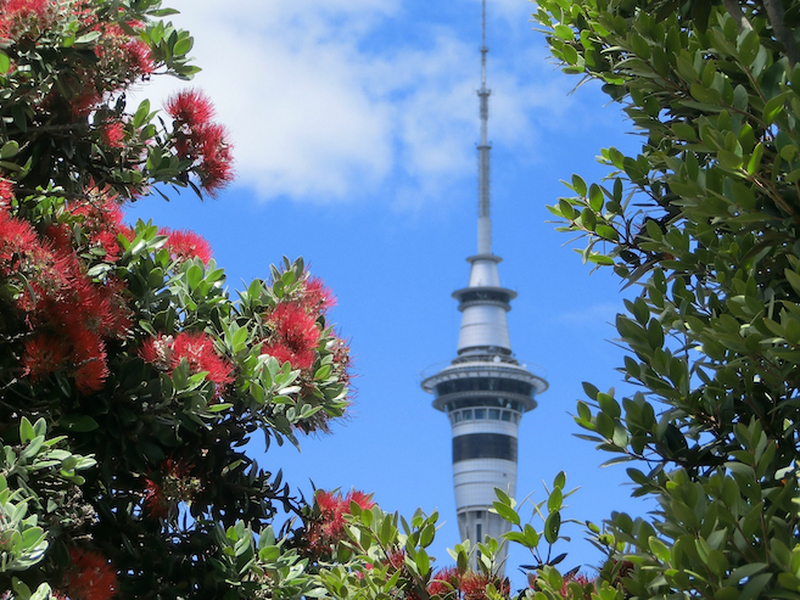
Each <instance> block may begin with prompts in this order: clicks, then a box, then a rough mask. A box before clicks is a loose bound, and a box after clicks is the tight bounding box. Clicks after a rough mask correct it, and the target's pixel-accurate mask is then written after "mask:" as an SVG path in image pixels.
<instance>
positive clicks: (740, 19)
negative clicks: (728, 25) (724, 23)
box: [722, 0, 753, 33]
mask: <svg viewBox="0 0 800 600" xmlns="http://www.w3.org/2000/svg"><path fill="white" fill-rule="evenodd" d="M722 5H723V6H724V7H725V10H727V11H728V14H729V15H730V16H732V17H733V20H734V21H736V22H737V23H738V24H739V33H742V32H743V31H745V30H747V29H752V28H753V26H752V25H751V24H750V21H748V20H747V17H746V16H745V15H744V12H743V11H742V7H741V6H739V1H738V0H722Z"/></svg>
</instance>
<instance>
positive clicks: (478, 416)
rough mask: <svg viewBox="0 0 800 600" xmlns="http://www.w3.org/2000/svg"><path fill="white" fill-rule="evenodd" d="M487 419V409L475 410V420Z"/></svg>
mask: <svg viewBox="0 0 800 600" xmlns="http://www.w3.org/2000/svg"><path fill="white" fill-rule="evenodd" d="M485 418H486V409H485V408H476V409H475V419H485Z"/></svg>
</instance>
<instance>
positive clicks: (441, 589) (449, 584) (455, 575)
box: [428, 567, 462, 596]
mask: <svg viewBox="0 0 800 600" xmlns="http://www.w3.org/2000/svg"><path fill="white" fill-rule="evenodd" d="M461 576H462V573H461V571H459V570H458V569H457V568H456V567H446V568H444V569H440V570H439V571H437V572H436V573H434V575H433V577H431V580H430V582H429V583H428V594H430V595H431V596H447V595H448V594H452V593H456V594H457V593H458V591H459V589H460V587H461Z"/></svg>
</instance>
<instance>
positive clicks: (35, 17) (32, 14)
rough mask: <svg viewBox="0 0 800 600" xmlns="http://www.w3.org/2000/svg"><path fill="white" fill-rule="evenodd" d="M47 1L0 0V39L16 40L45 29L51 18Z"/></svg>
mask: <svg viewBox="0 0 800 600" xmlns="http://www.w3.org/2000/svg"><path fill="white" fill-rule="evenodd" d="M52 9H53V7H52V6H51V3H50V1H49V0H0V39H18V38H19V37H21V36H22V35H24V34H25V33H26V32H28V31H31V30H43V29H45V28H46V27H47V26H48V24H49V22H50V19H51V17H52V14H51V13H52Z"/></svg>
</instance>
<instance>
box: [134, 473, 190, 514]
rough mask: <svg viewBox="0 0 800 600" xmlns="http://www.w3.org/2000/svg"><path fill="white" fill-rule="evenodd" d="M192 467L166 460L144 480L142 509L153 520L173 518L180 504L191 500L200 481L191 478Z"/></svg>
mask: <svg viewBox="0 0 800 600" xmlns="http://www.w3.org/2000/svg"><path fill="white" fill-rule="evenodd" d="M191 471H192V465H187V464H185V463H184V462H183V461H181V460H174V459H172V458H168V459H166V460H164V461H163V462H162V463H161V465H159V470H158V473H150V476H149V477H146V478H145V489H144V503H143V505H144V509H145V512H146V513H147V514H148V515H149V516H150V517H153V518H171V517H174V516H175V514H176V511H177V508H178V504H179V503H180V502H186V501H188V500H191V499H192V498H193V497H194V496H195V494H196V493H197V491H198V489H199V487H200V481H199V479H197V478H196V477H192V476H191Z"/></svg>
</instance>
